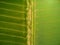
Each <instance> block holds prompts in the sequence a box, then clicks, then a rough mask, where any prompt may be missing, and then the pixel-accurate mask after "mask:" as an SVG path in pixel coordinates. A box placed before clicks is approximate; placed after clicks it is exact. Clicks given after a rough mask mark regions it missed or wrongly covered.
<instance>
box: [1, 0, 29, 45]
mask: <svg viewBox="0 0 60 45" xmlns="http://www.w3.org/2000/svg"><path fill="white" fill-rule="evenodd" d="M26 9H27V0H0V45H27V34H28V33H27V20H26V18H27V10H26Z"/></svg>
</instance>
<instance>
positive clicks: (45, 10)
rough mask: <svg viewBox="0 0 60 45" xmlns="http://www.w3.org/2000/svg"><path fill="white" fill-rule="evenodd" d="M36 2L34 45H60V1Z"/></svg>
mask: <svg viewBox="0 0 60 45" xmlns="http://www.w3.org/2000/svg"><path fill="white" fill-rule="evenodd" d="M34 2H35V3H34V5H35V4H36V6H35V7H34V9H35V11H36V12H35V15H36V16H35V15H34V33H35V34H34V37H35V39H34V45H60V0H34Z"/></svg>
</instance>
